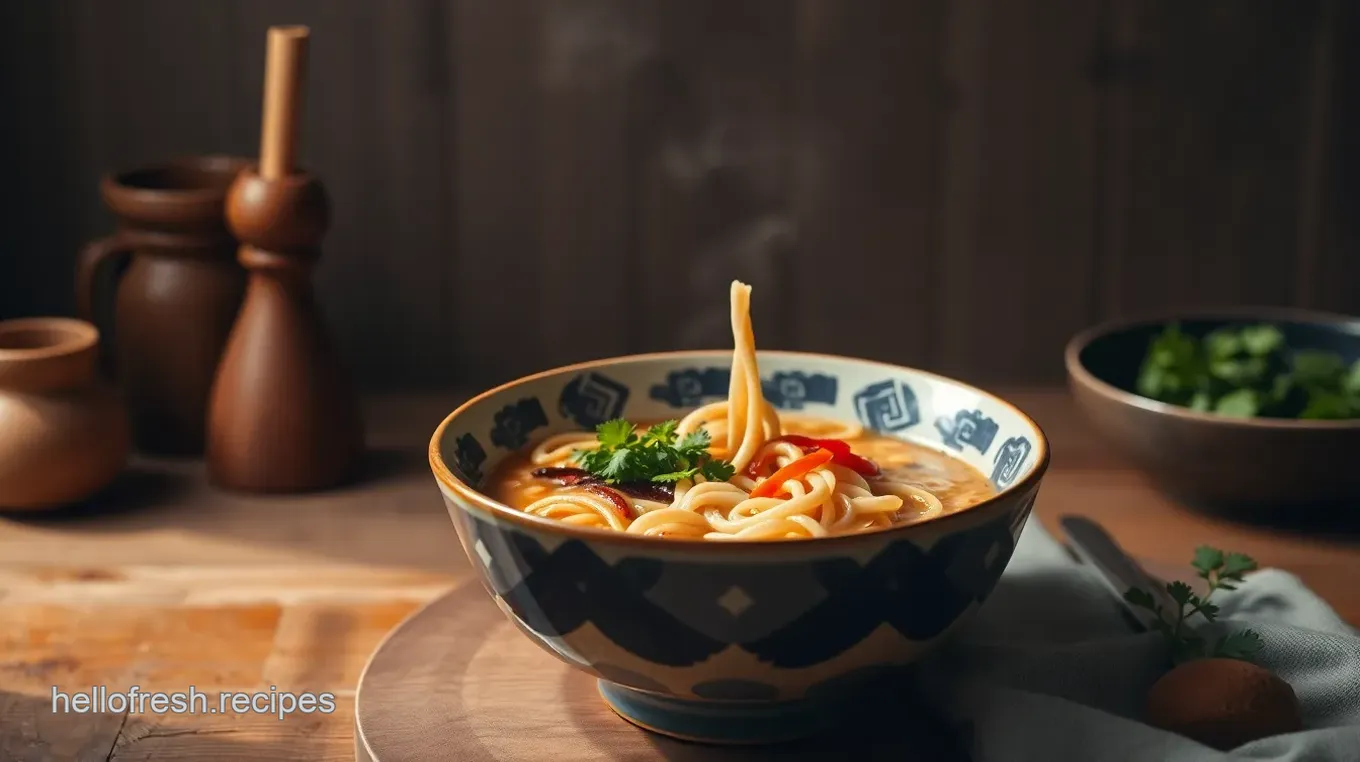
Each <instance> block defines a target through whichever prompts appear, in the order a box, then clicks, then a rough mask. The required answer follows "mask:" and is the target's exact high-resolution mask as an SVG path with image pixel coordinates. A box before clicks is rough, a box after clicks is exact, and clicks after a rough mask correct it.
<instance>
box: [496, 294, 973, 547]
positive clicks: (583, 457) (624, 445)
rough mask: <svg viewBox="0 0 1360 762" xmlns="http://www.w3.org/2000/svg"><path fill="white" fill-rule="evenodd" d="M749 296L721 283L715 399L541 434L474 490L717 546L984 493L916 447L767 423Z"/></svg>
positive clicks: (940, 508) (806, 424) (841, 427)
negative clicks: (724, 388) (674, 414)
mask: <svg viewBox="0 0 1360 762" xmlns="http://www.w3.org/2000/svg"><path fill="white" fill-rule="evenodd" d="M750 294H751V289H750V287H749V286H747V285H745V284H743V283H740V282H734V283H733V284H732V292H731V310H732V311H731V319H732V335H733V339H734V342H735V351H734V352H733V357H732V371H731V381H730V386H729V388H728V395H727V399H725V400H722V401H719V402H714V403H712V404H708V405H704V406H702V407H699V408H697V409H695V410H693V411H691V412H690V413H689V414H688V415H685V416H684V417H683V418H680V419H678V420H672V421H661V422H646V423H635V422H628V421H621V420H618V421H609V422H606V423H604V424H601V426H600V427H599V428H598V429H597V430H596V431H593V432H592V431H581V432H567V433H563V434H557V435H554V436H549V437H547V438H545V439H542V440H540V441H538V442H536V443H534V444H532V445H530V446H528V447H526V448H525V449H524V451H522V452H520V453H517V454H515V455H512V456H511V457H509V458H508V459H507V460H506V461H505V462H503V463H501V464H500V465H499V466H498V468H497V469H496V470H495V471H494V472H493V473H492V474H491V478H490V479H489V480H488V482H487V486H486V487H485V490H486V492H487V494H488V495H489V496H490V497H492V498H494V499H496V500H498V501H500V502H502V503H504V504H506V505H508V506H511V507H512V508H516V509H519V510H522V511H524V512H526V513H530V514H534V515H537V516H543V517H545V518H550V519H555V520H558V521H561V522H564V523H567V524H572V525H576V526H585V527H596V528H601V529H611V530H616V531H619V532H627V533H630V534H638V535H645V536H656V537H675V538H692V539H708V540H719V541H721V540H779V539H786V538H799V537H826V536H830V535H838V534H847V533H853V532H862V531H865V530H871V529H877V528H883V527H889V526H893V525H895V524H903V523H910V522H914V521H920V520H922V519H925V518H930V517H933V516H937V515H940V514H943V513H950V512H953V511H958V510H961V509H963V508H966V507H969V506H971V505H975V504H977V503H979V502H981V501H983V500H985V499H987V498H988V497H990V496H992V495H993V494H995V489H994V488H993V487H992V484H991V482H990V481H988V480H987V478H986V477H985V476H983V475H982V474H981V473H980V472H978V471H977V470H976V469H974V468H973V467H972V466H970V465H968V464H966V463H964V462H962V461H960V460H958V459H955V458H952V457H950V456H948V455H946V454H944V453H942V452H939V451H937V450H934V449H931V448H929V447H925V446H922V445H917V444H913V443H910V442H905V441H902V440H900V439H895V438H892V437H886V436H881V435H879V434H877V433H874V432H872V431H867V430H865V429H864V428H863V427H861V426H859V425H857V424H849V423H842V422H840V421H834V420H829V419H821V418H816V417H813V416H806V415H790V414H782V415H781V414H780V413H779V412H778V411H777V410H776V409H775V408H774V407H773V406H772V405H771V404H770V403H769V402H767V401H766V399H765V397H764V394H763V392H762V389H761V384H760V371H759V367H758V365H757V362H756V347H755V337H754V333H753V331H752V327H751V314H750Z"/></svg>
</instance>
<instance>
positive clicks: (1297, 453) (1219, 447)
mask: <svg viewBox="0 0 1360 762" xmlns="http://www.w3.org/2000/svg"><path fill="white" fill-rule="evenodd" d="M1173 321H1175V322H1177V323H1179V324H1180V326H1181V329H1182V330H1183V331H1185V332H1186V333H1188V334H1191V335H1193V336H1203V335H1204V334H1206V333H1208V332H1209V331H1212V330H1214V329H1215V328H1219V327H1222V326H1224V325H1228V324H1240V323H1263V322H1268V323H1274V324H1275V325H1277V326H1279V327H1280V329H1281V331H1282V332H1283V333H1284V335H1285V341H1286V346H1288V347H1290V348H1292V349H1323V350H1327V351H1331V352H1336V353H1338V354H1340V355H1341V356H1342V357H1343V358H1345V360H1346V361H1347V362H1348V363H1349V362H1354V361H1355V360H1356V359H1357V358H1360V320H1357V319H1355V318H1349V317H1344V316H1341V315H1330V314H1325V313H1316V312H1306V311H1298V310H1287V309H1237V310H1231V309H1224V310H1212V311H1202V312H1179V313H1175V314H1162V315H1153V316H1148V317H1136V318H1129V319H1126V320H1120V321H1115V322H1110V323H1105V324H1103V325H1099V326H1096V327H1094V328H1091V329H1089V330H1086V331H1083V332H1082V333H1080V334H1078V335H1077V336H1076V337H1074V338H1073V339H1072V340H1071V342H1069V344H1068V345H1067V352H1066V364H1067V374H1068V380H1069V384H1070V387H1071V390H1072V393H1073V395H1074V396H1075V398H1076V401H1077V405H1078V406H1079V407H1080V408H1081V409H1082V410H1083V411H1084V412H1085V414H1086V415H1087V417H1088V418H1089V419H1090V420H1091V422H1092V423H1093V424H1094V425H1095V427H1096V428H1097V429H1099V430H1100V432H1101V434H1103V435H1104V436H1105V437H1106V438H1108V439H1109V440H1110V441H1111V442H1112V443H1113V444H1115V445H1116V447H1118V448H1119V449H1120V450H1121V451H1122V452H1123V453H1124V454H1126V455H1127V456H1128V457H1129V458H1130V459H1131V460H1132V461H1133V462H1134V463H1136V464H1137V465H1138V466H1139V467H1140V468H1141V469H1142V470H1143V471H1144V472H1145V473H1146V474H1147V476H1148V477H1149V478H1150V479H1151V480H1152V481H1153V482H1154V483H1155V484H1156V485H1158V486H1159V487H1160V488H1161V489H1163V490H1164V491H1165V492H1167V493H1168V494H1169V495H1170V496H1171V497H1173V498H1174V499H1176V500H1178V501H1180V502H1183V503H1186V504H1188V505H1192V506H1196V507H1202V508H1207V509H1211V510H1215V511H1220V512H1221V511H1225V510H1226V511H1235V512H1240V513H1242V514H1244V515H1245V514H1252V513H1262V512H1264V513H1270V512H1275V513H1278V512H1280V511H1281V510H1283V509H1287V508H1298V509H1312V508H1317V507H1327V506H1331V505H1335V504H1345V503H1351V504H1353V503H1354V501H1355V500H1356V499H1357V498H1360V469H1357V468H1355V467H1354V465H1353V464H1350V463H1349V461H1350V460H1353V458H1354V455H1355V453H1357V452H1360V420H1352V421H1301V420H1281V419H1265V418H1257V419H1236V418H1228V417H1225V416H1221V415H1217V414H1213V413H1198V412H1195V411H1193V410H1190V409H1188V408H1184V407H1179V406H1177V405H1170V404H1166V403H1163V402H1158V401H1156V400H1152V399H1149V398H1147V397H1143V396H1141V395H1139V394H1137V393H1136V392H1135V391H1134V389H1135V388H1136V380H1137V378H1138V371H1139V368H1140V367H1141V365H1142V361H1143V357H1144V355H1145V354H1146V352H1147V348H1148V344H1149V342H1151V341H1152V339H1153V337H1155V336H1156V335H1157V334H1158V333H1160V332H1161V331H1162V330H1163V329H1165V328H1166V326H1167V325H1168V324H1170V323H1171V322H1173Z"/></svg>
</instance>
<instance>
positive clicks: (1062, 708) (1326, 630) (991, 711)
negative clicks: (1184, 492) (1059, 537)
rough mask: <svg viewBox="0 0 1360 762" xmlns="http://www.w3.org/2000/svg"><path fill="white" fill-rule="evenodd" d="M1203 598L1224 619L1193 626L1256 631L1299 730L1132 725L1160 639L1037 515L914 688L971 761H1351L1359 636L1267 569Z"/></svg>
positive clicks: (1356, 741)
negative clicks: (1140, 628)
mask: <svg viewBox="0 0 1360 762" xmlns="http://www.w3.org/2000/svg"><path fill="white" fill-rule="evenodd" d="M1189 562H1190V559H1189V558H1187V559H1186V567H1185V568H1186V574H1187V576H1186V577H1185V578H1186V579H1188V578H1190V576H1191V575H1193V574H1194V570H1193V569H1191V568H1190V565H1189ZM1357 583H1360V580H1357ZM1214 600H1215V601H1216V602H1218V603H1219V604H1221V606H1222V614H1221V617H1222V618H1221V620H1220V621H1219V622H1218V623H1215V624H1214V625H1209V626H1208V627H1206V628H1205V629H1203V630H1202V632H1204V633H1206V634H1210V635H1213V636H1217V635H1219V634H1223V633H1224V632H1226V631H1228V630H1229V629H1231V630H1239V629H1241V628H1242V627H1244V626H1250V627H1251V628H1252V629H1254V630H1256V631H1257V632H1259V633H1260V634H1261V637H1262V638H1263V639H1264V641H1265V648H1263V649H1262V650H1261V651H1260V652H1259V653H1258V654H1257V656H1256V657H1255V661H1256V662H1257V663H1259V664H1261V665H1262V666H1264V667H1267V668H1269V669H1271V670H1273V671H1274V672H1275V673H1276V674H1278V675H1279V676H1280V677H1282V678H1284V679H1285V680H1286V681H1288V682H1289V684H1290V685H1292V686H1293V687H1294V691H1295V692H1296V693H1297V694H1298V697H1299V700H1300V702H1301V703H1302V706H1303V721H1304V727H1305V728H1307V730H1305V731H1303V732H1301V733H1294V734H1290V735H1285V736H1277V737H1274V738H1267V739H1263V740H1260V741H1256V742H1254V743H1250V744H1246V745H1244V746H1240V747H1238V748H1237V749H1234V750H1232V751H1231V752H1227V753H1224V752H1219V751H1216V750H1214V749H1211V748H1209V747H1206V746H1203V745H1201V744H1198V743H1196V742H1194V741H1191V740H1189V739H1187V738H1183V737H1181V736H1178V735H1175V734H1173V733H1167V732H1165V731H1162V730H1158V729H1156V728H1153V727H1151V726H1149V725H1145V724H1143V723H1142V722H1141V721H1140V720H1139V716H1140V715H1141V713H1142V709H1143V701H1144V698H1145V696H1146V695H1147V690H1148V688H1149V687H1150V686H1151V685H1152V683H1153V682H1154V681H1155V680H1156V679H1157V678H1158V677H1159V676H1160V675H1161V674H1162V667H1161V665H1162V664H1163V663H1164V659H1165V658H1166V654H1167V650H1166V645H1165V641H1164V640H1163V639H1162V636H1160V635H1158V634H1156V633H1139V632H1136V631H1135V630H1134V629H1133V628H1132V627H1131V625H1130V624H1129V622H1128V620H1127V619H1126V618H1125V617H1124V615H1123V613H1122V609H1121V607H1120V606H1119V604H1118V602H1117V601H1116V600H1115V599H1114V597H1113V596H1112V594H1111V593H1110V592H1108V589H1107V588H1106V587H1104V585H1103V584H1102V582H1101V580H1100V577H1099V576H1097V572H1096V571H1095V570H1094V569H1092V568H1090V567H1088V566H1085V565H1083V564H1080V563H1078V562H1077V561H1075V560H1073V559H1072V557H1071V556H1069V555H1068V553H1067V551H1066V550H1065V549H1064V548H1063V547H1062V546H1061V545H1059V544H1058V543H1057V542H1056V541H1055V540H1054V538H1053V537H1052V536H1051V535H1050V534H1049V533H1048V532H1047V531H1045V530H1044V528H1043V527H1042V526H1041V525H1040V524H1039V522H1038V521H1037V520H1031V521H1030V522H1029V524H1028V526H1027V527H1026V529H1025V531H1024V533H1023V535H1022V536H1021V538H1020V543H1019V546H1018V547H1017V548H1016V552H1015V555H1014V557H1013V558H1012V559H1011V562H1010V564H1009V565H1008V566H1007V568H1006V572H1005V574H1004V575H1003V576H1002V578H1001V581H1000V582H999V583H998V585H997V589H996V590H995V592H993V593H992V595H991V597H989V598H988V599H987V601H986V603H985V604H984V605H983V606H982V608H981V609H980V610H979V611H978V612H977V614H976V616H975V617H974V618H973V619H972V620H970V621H969V622H968V623H967V624H965V625H963V626H962V627H961V629H960V630H959V631H958V632H957V633H956V634H955V636H954V637H952V638H951V639H950V641H949V643H948V645H946V646H944V647H942V648H941V650H940V651H938V652H936V654H935V656H933V657H932V658H931V659H930V660H928V661H927V662H926V663H925V664H923V665H922V673H921V678H922V687H923V688H924V690H925V692H926V696H927V697H928V698H929V699H931V700H932V702H934V703H937V705H938V706H939V708H940V709H941V710H942V712H943V714H944V716H945V717H946V718H947V719H949V720H951V721H952V722H953V723H955V724H956V725H958V726H959V728H960V730H961V731H962V735H963V736H964V738H965V742H966V745H967V746H968V747H969V751H970V753H971V755H972V758H973V760H974V761H975V762H1066V761H1067V760H1073V762H1116V760H1117V761H1118V762H1142V761H1143V760H1149V761H1152V760H1156V762H1190V761H1193V762H1200V761H1201V760H1272V761H1279V762H1286V761H1287V762H1332V761H1333V760H1336V761H1337V762H1340V761H1342V760H1345V761H1347V762H1356V761H1360V633H1357V632H1356V631H1355V630H1353V629H1352V628H1350V627H1349V626H1347V625H1346V623H1345V622H1343V621H1342V620H1341V619H1340V618H1339V617H1338V616H1337V615H1336V612H1334V611H1332V609H1331V608H1330V607H1329V606H1328V605H1327V604H1326V603H1324V602H1323V601H1322V600H1321V599H1320V598H1318V597H1317V595H1315V594H1314V593H1313V592H1312V591H1311V590H1309V589H1308V588H1307V587H1305V586H1304V585H1303V584H1302V583H1301V582H1300V581H1299V580H1298V578H1297V577H1295V576H1293V575H1292V574H1289V573H1287V572H1284V571H1280V570H1278V569H1263V570H1261V571H1258V572H1255V573H1253V574H1251V575H1249V576H1248V577H1247V582H1246V583H1245V584H1243V585H1242V587H1240V588H1239V589H1238V590H1237V591H1235V592H1228V591H1219V592H1217V593H1215V594H1214Z"/></svg>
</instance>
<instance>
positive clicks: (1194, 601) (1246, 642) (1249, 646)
mask: <svg viewBox="0 0 1360 762" xmlns="http://www.w3.org/2000/svg"><path fill="white" fill-rule="evenodd" d="M1190 565H1191V566H1193V567H1194V568H1195V570H1196V571H1197V572H1198V576H1199V577H1200V578H1201V579H1204V580H1205V581H1207V582H1208V587H1209V589H1208V592H1206V593H1205V594H1204V595H1203V596H1199V595H1196V594H1195V592H1194V590H1192V589H1191V587H1190V586H1189V585H1188V584H1186V583H1184V582H1181V581H1179V580H1177V581H1175V582H1168V583H1167V585H1166V592H1167V595H1169V596H1170V597H1171V600H1172V601H1174V602H1175V604H1176V609H1175V611H1174V612H1167V611H1165V610H1164V609H1163V607H1162V606H1161V605H1160V604H1158V603H1157V599H1156V597H1155V596H1153V595H1152V593H1151V592H1149V591H1147V590H1143V589H1141V588H1137V587H1131V588H1129V589H1128V590H1126V591H1124V600H1126V601H1128V602H1129V603H1130V604H1131V605H1133V606H1137V607H1139V608H1142V609H1147V610H1148V611H1151V612H1152V613H1153V614H1156V616H1157V618H1156V619H1155V620H1154V621H1153V623H1152V629H1154V630H1156V631H1157V632H1160V633H1162V635H1163V636H1165V637H1166V639H1167V641H1168V642H1169V643H1170V645H1171V655H1172V660H1173V661H1175V662H1176V663H1177V664H1179V663H1181V662H1184V661H1188V660H1190V659H1198V658H1202V657H1204V656H1206V655H1208V656H1221V657H1224V658H1229V659H1250V658H1251V656H1252V655H1253V654H1255V653H1256V652H1257V651H1259V650H1261V648H1262V645H1263V644H1262V642H1261V636H1260V635H1258V634H1257V633H1255V632H1253V631H1251V630H1243V631H1242V632H1239V633H1236V634H1232V635H1227V636H1225V637H1223V638H1220V639H1219V640H1218V642H1216V643H1215V644H1214V645H1213V647H1212V648H1209V647H1208V644H1207V643H1206V642H1205V640H1204V638H1202V637H1200V636H1199V635H1197V634H1196V633H1195V632H1194V630H1192V629H1190V625H1189V623H1188V620H1189V619H1191V618H1192V617H1194V616H1195V615H1196V614H1198V615H1200V616H1201V617H1203V618H1204V621H1206V622H1213V621H1215V620H1217V619H1218V614H1219V607H1218V604H1216V603H1211V602H1210V601H1209V598H1210V597H1212V596H1213V594H1214V592H1215V591H1218V590H1235V589H1237V588H1236V586H1235V584H1234V583H1237V584H1240V583H1241V582H1242V581H1243V580H1244V578H1245V576H1246V574H1247V573H1248V572H1252V571H1255V570H1256V569H1257V565H1256V561H1255V559H1253V558H1252V557H1251V556H1248V555H1246V554H1243V553H1224V552H1223V551H1221V550H1219V549H1218V548H1211V547H1209V546H1207V545H1203V546H1200V547H1198V548H1196V549H1195V557H1194V559H1193V560H1192V561H1191V562H1190Z"/></svg>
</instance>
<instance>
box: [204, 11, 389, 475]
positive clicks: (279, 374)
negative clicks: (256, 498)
mask: <svg viewBox="0 0 1360 762" xmlns="http://www.w3.org/2000/svg"><path fill="white" fill-rule="evenodd" d="M308 35H309V32H308V30H307V28H306V27H273V28H271V29H270V30H269V52H268V59H267V63H266V67H265V97H264V125H263V130H262V133H263V134H262V137H261V140H260V163H259V170H258V172H257V171H256V170H255V168H253V167H252V168H248V169H246V170H244V171H243V172H241V174H240V175H239V176H238V177H237V179H236V181H235V182H234V183H233V184H232V187H231V189H230V191H228V194H227V224H228V225H229V226H230V227H231V230H232V233H233V234H234V235H235V236H236V238H237V240H239V241H240V242H241V248H240V251H239V253H238V256H237V258H238V259H239V261H240V262H241V264H242V265H243V266H244V267H245V268H246V269H247V270H248V271H249V273H250V275H249V283H248V285H247V286H246V295H245V301H244V303H243V304H242V306H241V311H240V314H239V315H238V316H237V319H236V324H235V326H234V327H233V328H232V331H231V336H230V337H229V338H228V339H227V346H226V350H225V353H224V354H223V357H222V362H221V364H220V365H219V367H218V370H217V377H216V379H215V381H214V384H213V389H212V397H211V401H210V404H209V411H208V441H207V452H206V458H207V462H208V472H209V476H210V478H211V479H212V480H213V482H214V483H216V484H217V485H218V486H221V487H225V488H228V489H235V490H242V491H250V492H304V491H309V490H319V489H325V488H328V487H334V486H337V485H340V484H342V483H343V482H345V481H348V480H349V479H350V478H351V477H352V476H354V475H355V472H356V471H357V469H358V468H359V466H360V459H361V457H362V454H363V449H364V447H363V428H362V423H361V420H360V416H359V410H358V405H357V404H356V400H355V396H354V392H353V389H352V387H351V385H350V382H349V379H348V378H347V376H346V373H345V370H344V369H343V367H342V365H341V362H340V359H339V356H338V354H337V352H336V351H335V349H334V348H333V346H332V344H331V342H330V339H329V338H328V336H327V332H326V328H325V325H324V324H323V321H322V318H321V314H320V311H319V309H318V307H317V305H316V303H315V300H314V298H313V295H312V286H311V281H310V275H311V268H312V266H313V265H314V264H315V263H316V261H317V259H318V258H319V256H320V251H319V249H318V243H319V242H320V240H321V237H322V236H323V235H324V234H325V230H326V227H327V225H328V224H329V218H330V210H329V201H328V199H327V197H326V192H325V190H324V189H323V188H322V186H321V183H320V182H318V181H317V180H316V178H314V177H312V176H310V175H308V174H306V173H305V172H301V171H297V170H295V168H294V166H293V157H294V148H295V143H296V134H297V123H298V121H299V114H300V112H301V108H300V106H299V104H300V102H301V100H302V98H301V90H302V81H303V77H304V72H305V63H306V54H307V39H308Z"/></svg>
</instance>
